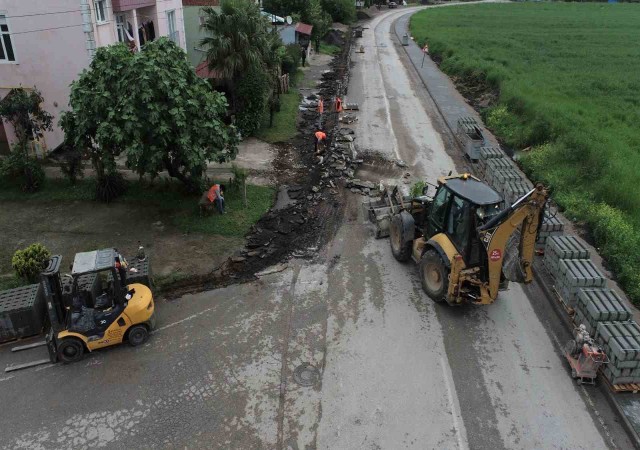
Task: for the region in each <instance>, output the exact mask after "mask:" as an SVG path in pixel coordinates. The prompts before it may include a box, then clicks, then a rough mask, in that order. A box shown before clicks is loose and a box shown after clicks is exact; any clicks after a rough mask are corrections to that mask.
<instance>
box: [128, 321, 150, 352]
mask: <svg viewBox="0 0 640 450" xmlns="http://www.w3.org/2000/svg"><path fill="white" fill-rule="evenodd" d="M127 337H128V339H129V345H130V346H132V347H137V346H139V345H142V344H144V343H145V342H147V339H148V338H149V330H147V327H145V326H144V325H134V326H132V327H131V328H129V332H128V333H127Z"/></svg>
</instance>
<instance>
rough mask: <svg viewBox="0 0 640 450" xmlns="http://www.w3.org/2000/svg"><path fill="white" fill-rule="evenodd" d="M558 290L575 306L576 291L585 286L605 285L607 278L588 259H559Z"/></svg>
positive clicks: (567, 301)
mask: <svg viewBox="0 0 640 450" xmlns="http://www.w3.org/2000/svg"><path fill="white" fill-rule="evenodd" d="M556 281H557V283H558V291H559V292H560V296H561V297H562V298H563V299H564V301H565V302H566V303H567V304H568V305H569V306H570V307H572V308H575V305H576V302H577V299H578V291H579V290H580V288H586V287H605V286H606V284H607V279H606V278H605V277H604V275H602V272H600V270H599V269H598V268H597V267H596V266H595V264H594V263H593V261H591V260H590V259H561V260H560V262H559V264H558V277H557V278H556Z"/></svg>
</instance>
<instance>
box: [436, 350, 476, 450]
mask: <svg viewBox="0 0 640 450" xmlns="http://www.w3.org/2000/svg"><path fill="white" fill-rule="evenodd" d="M446 364H447V363H446V361H445V360H444V358H443V357H442V356H440V366H441V367H442V375H443V376H444V384H445V386H446V387H447V396H448V397H449V405H451V415H452V416H453V427H454V428H455V430H456V439H457V440H458V448H459V449H461V450H462V449H464V450H466V449H467V448H469V444H468V441H467V431H466V430H465V429H464V421H463V420H462V416H461V414H460V411H458V403H457V401H456V400H455V399H454V396H453V379H452V377H451V374H450V373H449V370H447V365H446Z"/></svg>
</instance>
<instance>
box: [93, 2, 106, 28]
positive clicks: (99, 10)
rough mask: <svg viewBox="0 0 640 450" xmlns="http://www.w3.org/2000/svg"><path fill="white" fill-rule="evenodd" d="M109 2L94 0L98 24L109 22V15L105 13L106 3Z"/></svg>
mask: <svg viewBox="0 0 640 450" xmlns="http://www.w3.org/2000/svg"><path fill="white" fill-rule="evenodd" d="M106 2H107V0H94V5H95V7H96V22H97V23H100V22H106V21H107V15H106V13H105V11H106V9H107V6H106V5H105V3H106Z"/></svg>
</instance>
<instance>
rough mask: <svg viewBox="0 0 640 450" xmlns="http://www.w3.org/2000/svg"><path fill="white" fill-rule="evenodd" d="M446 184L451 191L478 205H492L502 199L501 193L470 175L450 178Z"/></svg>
mask: <svg viewBox="0 0 640 450" xmlns="http://www.w3.org/2000/svg"><path fill="white" fill-rule="evenodd" d="M445 186H446V187H447V189H449V190H450V191H452V192H454V193H455V194H457V195H459V196H460V197H462V198H464V199H466V200H469V201H470V202H471V203H474V204H476V205H492V204H494V203H498V202H500V201H502V197H501V196H500V194H498V193H497V192H496V191H494V190H493V189H492V188H491V187H489V186H488V185H486V184H485V183H483V182H482V181H478V180H476V179H475V178H473V177H468V178H467V179H463V178H449V179H447V183H446V185H445Z"/></svg>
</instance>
